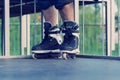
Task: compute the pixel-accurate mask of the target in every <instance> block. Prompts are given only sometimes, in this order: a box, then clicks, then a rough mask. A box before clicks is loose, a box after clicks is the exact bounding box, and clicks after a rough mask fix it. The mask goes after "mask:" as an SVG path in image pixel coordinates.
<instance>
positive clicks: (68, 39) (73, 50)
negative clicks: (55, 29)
mask: <svg viewBox="0 0 120 80" xmlns="http://www.w3.org/2000/svg"><path fill="white" fill-rule="evenodd" d="M62 33H63V36H64V39H63V42H62V44H61V46H60V50H61V53H62V55H63V58H64V59H67V58H75V57H76V54H77V53H79V27H78V25H77V23H75V22H73V21H65V22H64V23H63V26H62Z"/></svg>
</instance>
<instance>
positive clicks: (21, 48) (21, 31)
mask: <svg viewBox="0 0 120 80" xmlns="http://www.w3.org/2000/svg"><path fill="white" fill-rule="evenodd" d="M22 23H23V19H22V0H20V38H21V40H20V44H21V46H20V53H21V55H24V44H23V41H24V39H23V35H24V34H23V25H22Z"/></svg>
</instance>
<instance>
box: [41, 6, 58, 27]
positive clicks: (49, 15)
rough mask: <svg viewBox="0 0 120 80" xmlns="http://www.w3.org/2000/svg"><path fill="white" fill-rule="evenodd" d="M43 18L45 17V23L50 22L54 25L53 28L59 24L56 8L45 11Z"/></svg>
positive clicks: (52, 7)
mask: <svg viewBox="0 0 120 80" xmlns="http://www.w3.org/2000/svg"><path fill="white" fill-rule="evenodd" d="M43 16H44V17H45V21H48V22H50V23H51V24H52V26H56V24H57V9H56V8H55V7H54V6H51V7H49V8H48V9H47V10H44V11H43Z"/></svg>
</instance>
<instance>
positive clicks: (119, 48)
mask: <svg viewBox="0 0 120 80" xmlns="http://www.w3.org/2000/svg"><path fill="white" fill-rule="evenodd" d="M117 6H118V53H119V56H120V0H117Z"/></svg>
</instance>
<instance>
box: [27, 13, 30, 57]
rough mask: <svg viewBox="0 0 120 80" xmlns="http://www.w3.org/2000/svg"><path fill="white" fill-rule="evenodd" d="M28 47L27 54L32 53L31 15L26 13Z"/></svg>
mask: <svg viewBox="0 0 120 80" xmlns="http://www.w3.org/2000/svg"><path fill="white" fill-rule="evenodd" d="M26 47H27V55H30V15H26Z"/></svg>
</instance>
